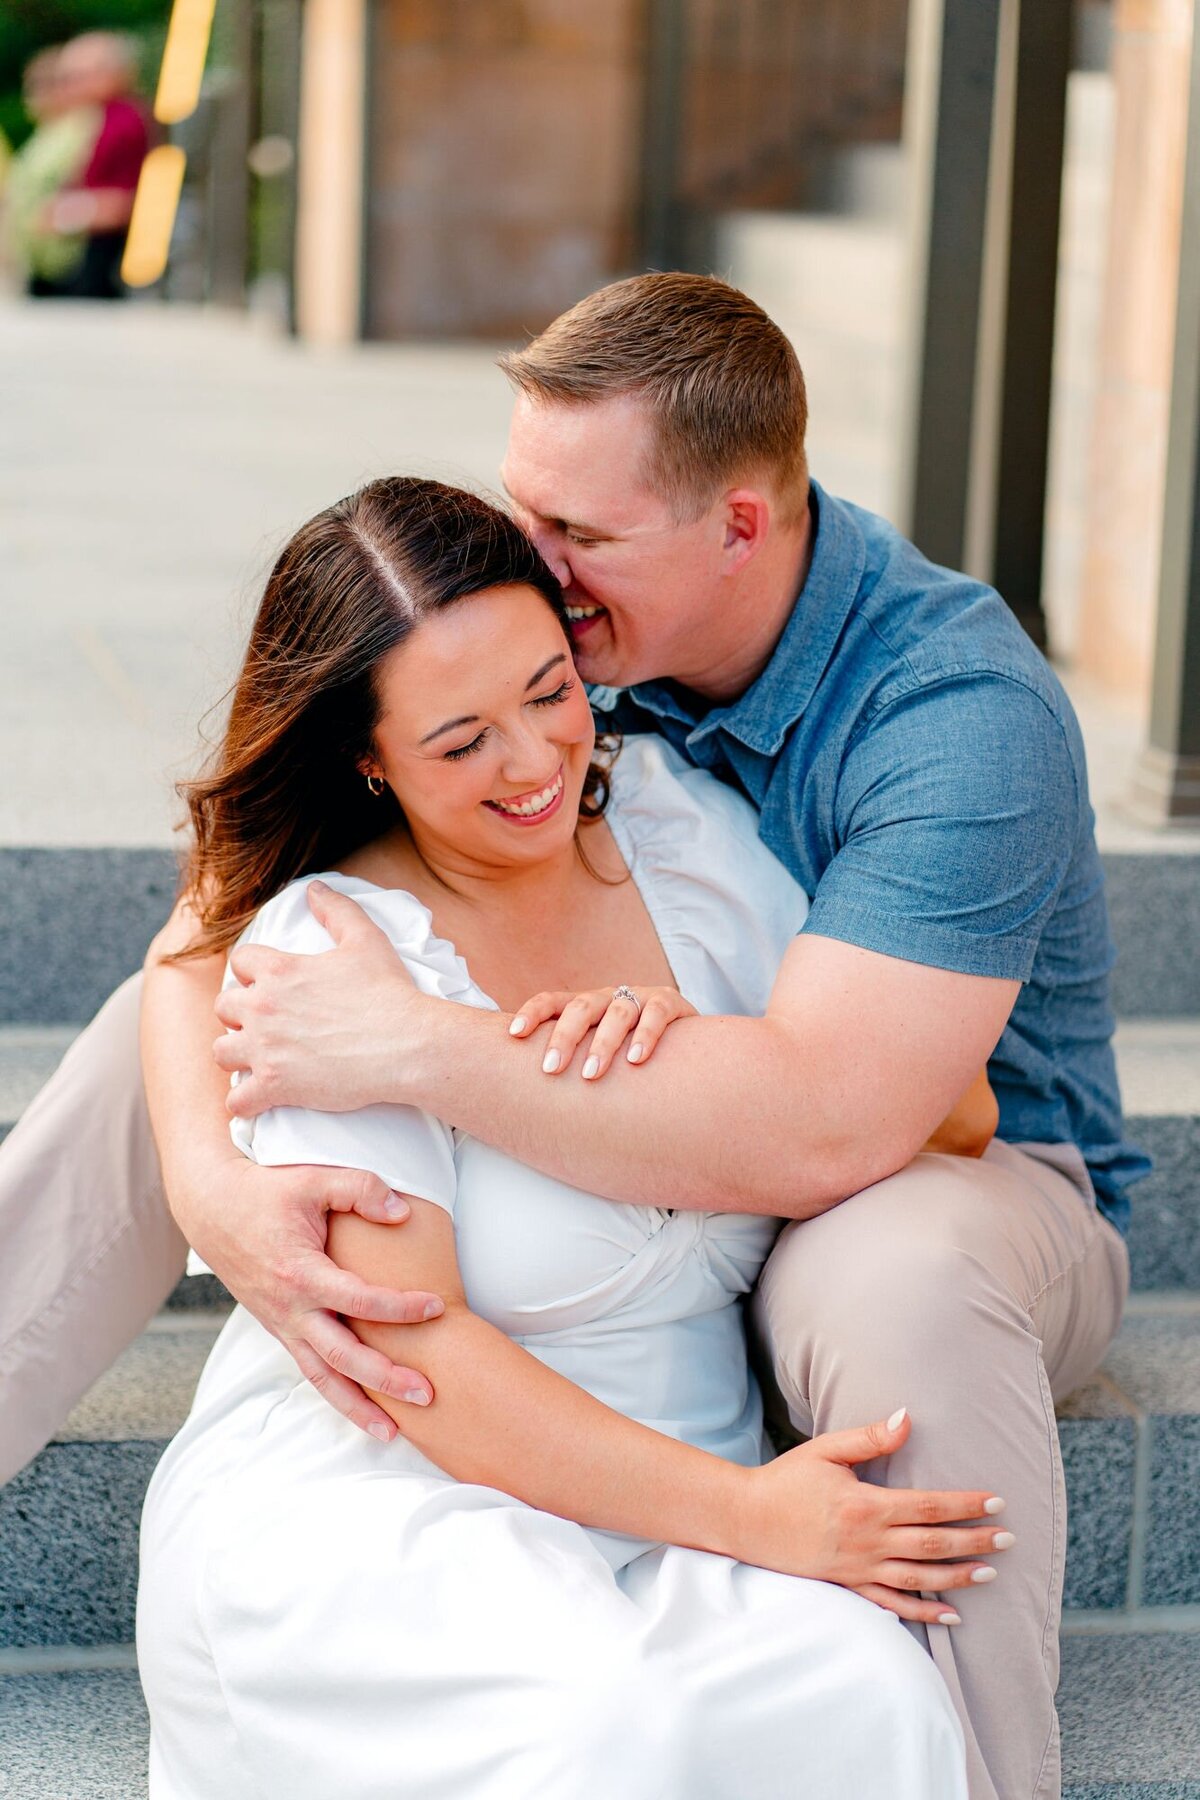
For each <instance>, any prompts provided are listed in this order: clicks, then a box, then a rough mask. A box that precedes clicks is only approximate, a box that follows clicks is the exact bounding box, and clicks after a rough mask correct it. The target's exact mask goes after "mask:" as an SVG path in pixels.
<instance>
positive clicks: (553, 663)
mask: <svg viewBox="0 0 1200 1800" xmlns="http://www.w3.org/2000/svg"><path fill="white" fill-rule="evenodd" d="M566 660H567V653H566V651H565V650H560V651H559V653H558V655H557V656H552V657H551V658H550V660H549V662H544V663H543V664H542V666H541V668H540V669H539V670H538V672H537V674H536V675H531V676H530V677H529V680H528V681H527V682H526V683H525V692H526V693H528V692H529V690H530V688H532V687H536V686H537V684H538V682H539V681H541V680H542V679H543V677H544V676H546V675H548V674H549V673H550V671H551V669H556V668H557V667H558V665H559V663H565V662H566Z"/></svg>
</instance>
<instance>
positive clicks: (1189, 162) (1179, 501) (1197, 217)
mask: <svg viewBox="0 0 1200 1800" xmlns="http://www.w3.org/2000/svg"><path fill="white" fill-rule="evenodd" d="M1190 60H1191V81H1190V97H1189V104H1188V117H1187V148H1186V157H1185V168H1184V186H1183V210H1182V230H1181V233H1180V253H1179V287H1178V299H1177V306H1176V312H1175V331H1174V353H1173V357H1172V362H1171V386H1170V427H1169V431H1168V435H1167V463H1166V480H1165V493H1164V501H1163V512H1162V520H1163V524H1162V539H1161V554H1160V564H1159V583H1158V618H1157V629H1156V633H1155V646H1154V670H1153V679H1152V683H1151V692H1150V728H1149V736H1148V742H1147V745H1146V748H1145V750H1144V752H1143V754H1142V759H1141V763H1140V765H1139V767H1138V770H1137V774H1136V778H1135V785H1134V802H1135V805H1136V806H1137V808H1138V810H1139V811H1140V812H1142V813H1143V814H1144V815H1147V816H1149V817H1150V819H1151V820H1152V821H1153V822H1154V823H1156V824H1163V825H1166V824H1187V825H1193V826H1194V825H1195V824H1196V823H1197V822H1198V821H1200V32H1194V33H1193V41H1192V46H1191V59H1190Z"/></svg>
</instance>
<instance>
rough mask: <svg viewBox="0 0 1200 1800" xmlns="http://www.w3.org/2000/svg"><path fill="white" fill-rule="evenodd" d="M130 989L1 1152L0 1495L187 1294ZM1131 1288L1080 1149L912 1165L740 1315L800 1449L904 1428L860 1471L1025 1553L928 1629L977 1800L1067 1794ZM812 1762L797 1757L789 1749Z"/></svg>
mask: <svg viewBox="0 0 1200 1800" xmlns="http://www.w3.org/2000/svg"><path fill="white" fill-rule="evenodd" d="M139 995H140V979H139V978H138V977H136V976H135V977H134V978H133V979H132V980H130V981H128V982H126V983H125V985H124V986H123V987H121V988H119V989H118V990H117V992H116V993H115V994H114V995H113V997H112V999H111V1000H110V1001H109V1002H108V1003H107V1005H106V1006H105V1007H104V1008H103V1009H102V1010H101V1011H100V1013H99V1014H98V1015H97V1017H96V1019H95V1020H94V1021H93V1023H92V1024H91V1025H90V1026H89V1027H88V1029H87V1030H86V1031H85V1032H84V1033H82V1035H81V1036H80V1037H79V1039H78V1040H77V1041H76V1043H75V1044H74V1045H73V1046H72V1048H71V1050H70V1051H69V1052H68V1054H67V1055H66V1057H65V1058H64V1059H63V1062H62V1065H61V1067H60V1068H59V1070H58V1072H57V1073H56V1074H55V1076H54V1077H53V1079H52V1080H51V1081H50V1082H49V1084H48V1085H47V1086H46V1088H45V1089H44V1090H43V1091H42V1093H41V1094H40V1095H39V1096H38V1098H37V1099H36V1100H35V1101H34V1102H33V1104H32V1105H31V1106H30V1107H29V1108H28V1110H27V1112H26V1113H25V1115H24V1117H23V1118H22V1119H21V1121H20V1123H19V1124H18V1125H17V1127H16V1129H15V1130H14V1131H13V1132H12V1133H11V1135H10V1136H9V1138H8V1139H7V1141H6V1142H5V1143H4V1144H3V1145H2V1146H0V1243H2V1244H3V1245H4V1280H3V1282H2V1283H0V1481H4V1480H7V1479H8V1478H9V1476H11V1475H13V1474H15V1472H16V1471H17V1470H18V1469H19V1468H21V1467H22V1466H23V1465H24V1464H25V1463H26V1462H27V1461H28V1460H29V1459H30V1457H32V1456H34V1455H35V1454H36V1453H37V1451H38V1450H39V1449H41V1447H42V1445H43V1444H44V1443H46V1441H47V1440H48V1439H49V1438H50V1437H51V1435H52V1434H53V1433H54V1431H55V1430H56V1429H57V1428H58V1426H59V1425H60V1424H61V1423H62V1421H63V1419H64V1418H65V1417H66V1415H67V1413H68V1412H69V1411H70V1409H71V1407H72V1406H73V1405H74V1404H75V1402H76V1400H78V1399H79V1398H80V1396H81V1395H82V1394H83V1393H85V1392H86V1390H87V1389H88V1388H89V1387H90V1386H91V1384H92V1383H93V1382H94V1381H95V1380H96V1379H97V1377H98V1376H99V1375H101V1374H102V1373H103V1371H104V1370H105V1369H106V1368H108V1366H109V1365H110V1364H111V1363H112V1362H113V1360H114V1359H115V1358H116V1356H117V1355H118V1354H119V1352H120V1351H121V1350H122V1349H123V1348H124V1347H125V1345H126V1344H128V1343H130V1342H131V1341H132V1340H133V1339H134V1338H135V1337H136V1336H137V1334H138V1333H139V1332H140V1331H141V1329H142V1327H143V1326H144V1325H145V1324H146V1323H147V1321H148V1320H149V1319H150V1318H152V1317H153V1315H154V1314H155V1312H157V1310H158V1308H159V1307H160V1306H161V1305H162V1303H163V1301H164V1300H165V1299H166V1297H167V1295H168V1294H169V1293H170V1291H171V1289H172V1287H173V1286H174V1285H175V1282H176V1281H177V1280H178V1279H179V1276H180V1275H181V1274H182V1272H183V1264H184V1254H185V1247H184V1242H183V1239H182V1237H181V1236H180V1233H179V1231H178V1229H177V1228H176V1226H175V1225H174V1223H173V1222H172V1220H171V1218H170V1215H169V1213H168V1211H167V1208H166V1204H165V1200H164V1197H163V1191H162V1182H161V1178H160V1175H159V1169H158V1159H157V1156H156V1154H155V1149H154V1142H153V1139H152V1137H151V1133H150V1127H149V1121H148V1119H147V1116H146V1107H145V1101H144V1098H143V1095H142V1086H141V1080H140V1077H139V1074H138V1050H137V1014H138V1001H139ZM1127 1286H1128V1259H1127V1257H1126V1253H1125V1248H1124V1245H1123V1244H1122V1242H1121V1240H1120V1238H1119V1237H1118V1235H1117V1233H1116V1232H1114V1231H1113V1230H1112V1229H1111V1227H1110V1226H1108V1225H1106V1224H1105V1223H1104V1222H1103V1220H1101V1219H1100V1218H1099V1217H1098V1215H1097V1213H1096V1211H1095V1208H1094V1205H1093V1202H1092V1196H1091V1189H1090V1186H1089V1184H1088V1181H1087V1177H1086V1175H1085V1173H1084V1171H1083V1165H1082V1162H1081V1161H1080V1159H1079V1157H1078V1155H1077V1153H1076V1152H1075V1151H1073V1150H1070V1149H1067V1148H1063V1147H1061V1146H1060V1147H1055V1148H1048V1147H1045V1146H1041V1147H1039V1146H1028V1145H1027V1146H1025V1148H1024V1149H1016V1148H1014V1147H1012V1146H1009V1145H1004V1144H996V1145H993V1147H992V1149H991V1150H990V1151H989V1152H988V1155H987V1156H986V1157H985V1158H984V1159H983V1160H982V1161H981V1162H971V1161H966V1160H964V1159H961V1158H957V1157H947V1156H920V1157H918V1158H917V1160H916V1161H915V1162H914V1163H912V1164H911V1165H910V1166H909V1167H908V1168H907V1169H904V1170H902V1171H901V1173H900V1174H898V1175H894V1176H892V1177H891V1178H890V1179H889V1180H887V1181H882V1182H880V1183H878V1185H877V1186H875V1187H873V1188H869V1189H867V1190H866V1191H865V1192H864V1193H861V1194H856V1195H854V1196H853V1197H852V1198H851V1199H849V1200H847V1201H845V1202H844V1203H843V1204H842V1205H841V1206H838V1207H836V1208H834V1210H833V1211H832V1212H829V1213H826V1214H824V1216H823V1217H821V1218H819V1219H811V1220H807V1221H801V1222H797V1223H796V1224H793V1225H789V1226H788V1227H787V1228H786V1230H785V1231H784V1232H783V1234H782V1236H781V1237H780V1240H779V1242H778V1244H777V1246H776V1248H775V1250H774V1252H773V1253H772V1255H771V1257H770V1260H769V1261H768V1263H767V1266H766V1269H765V1270H764V1272H763V1276H762V1280H761V1281H760V1283H759V1288H758V1292H757V1297H756V1301H755V1307H754V1317H755V1324H756V1329H757V1332H758V1335H759V1338H760V1342H761V1344H762V1346H763V1347H764V1348H765V1350H766V1352H767V1357H768V1361H769V1362H773V1363H774V1367H775V1374H776V1377H777V1380H778V1387H777V1388H774V1389H773V1390H772V1383H771V1381H770V1376H769V1371H768V1377H767V1382H766V1386H767V1389H768V1405H769V1406H771V1405H772V1404H773V1405H774V1407H775V1409H776V1414H777V1421H779V1420H784V1419H786V1418H787V1417H788V1416H789V1415H790V1419H791V1423H792V1425H793V1426H794V1427H795V1429H796V1430H798V1431H800V1432H802V1433H804V1434H806V1435H808V1434H811V1433H813V1432H821V1431H830V1430H839V1429H841V1428H842V1427H845V1426H851V1425H860V1424H865V1423H867V1422H868V1421H870V1420H872V1419H878V1418H882V1417H886V1416H887V1414H889V1413H891V1412H893V1411H894V1410H895V1408H896V1407H897V1406H907V1407H908V1408H909V1410H910V1412H911V1413H912V1416H913V1431H912V1435H911V1437H910V1440H909V1442H908V1444H907V1445H906V1446H905V1448H904V1449H903V1450H902V1451H900V1452H899V1453H898V1454H897V1455H896V1456H895V1457H892V1458H890V1459H881V1461H880V1463H879V1464H878V1465H873V1466H871V1467H870V1468H868V1469H867V1470H865V1471H864V1473H866V1474H867V1475H868V1476H869V1478H870V1479H872V1480H876V1481H883V1482H889V1483H892V1484H895V1485H899V1486H904V1487H988V1488H991V1489H993V1490H994V1491H996V1492H998V1493H1000V1494H1003V1495H1004V1497H1005V1499H1006V1500H1007V1502H1008V1507H1007V1510H1006V1512H1005V1513H1004V1515H1003V1518H1002V1519H1001V1520H1000V1521H999V1523H1000V1524H1002V1525H1003V1526H1004V1527H1005V1528H1007V1529H1010V1530H1012V1531H1013V1532H1015V1533H1016V1536H1017V1545H1016V1547H1015V1548H1014V1549H1012V1550H1009V1551H1006V1552H1005V1553H1004V1554H1003V1555H1001V1556H999V1557H997V1559H996V1561H997V1566H998V1567H999V1570H1000V1576H999V1579H998V1580H997V1581H995V1582H994V1583H993V1584H991V1585H990V1586H987V1587H983V1588H978V1589H968V1590H965V1591H964V1590H956V1591H955V1593H954V1595H953V1596H952V1599H951V1602H950V1603H951V1604H953V1605H954V1607H955V1609H956V1610H957V1611H959V1612H960V1613H961V1615H962V1619H963V1623H962V1624H961V1625H959V1626H954V1627H945V1626H934V1627H932V1628H930V1629H929V1630H928V1632H926V1630H925V1628H924V1627H920V1628H915V1629H917V1632H918V1635H919V1636H920V1637H921V1639H922V1640H923V1641H927V1642H928V1647H929V1649H930V1651H931V1653H932V1655H933V1658H934V1661H935V1662H936V1663H937V1665H938V1667H939V1669H940V1670H941V1672H942V1675H943V1676H944V1678H945V1680H946V1683H947V1686H948V1687H949V1689H950V1693H951V1696H952V1698H953V1700H954V1702H955V1704H956V1706H957V1707H958V1710H959V1713H960V1716H961V1717H962V1719H963V1724H964V1728H965V1730H966V1734H967V1747H968V1766H969V1773H970V1781H971V1797H972V1800H1034V1797H1036V1800H1053V1796H1056V1795H1057V1794H1058V1792H1059V1785H1060V1782H1059V1758H1058V1729H1057V1722H1056V1720H1055V1714H1054V1690H1055V1687H1056V1685H1057V1679H1058V1642H1057V1625H1058V1614H1059V1606H1060V1598H1061V1593H1062V1579H1063V1558H1064V1550H1065V1536H1066V1518H1065V1497H1064V1492H1063V1478H1062V1465H1061V1462H1060V1459H1059V1453H1058V1437H1057V1433H1056V1431H1055V1426H1054V1410H1053V1399H1052V1396H1062V1395H1063V1394H1066V1393H1068V1392H1069V1391H1070V1389H1071V1388H1072V1387H1074V1386H1076V1385H1078V1383H1079V1382H1080V1381H1082V1380H1084V1379H1085V1378H1086V1377H1087V1375H1088V1374H1090V1372H1091V1371H1092V1369H1093V1368H1094V1367H1095V1365H1096V1363H1097V1362H1098V1361H1099V1360H1100V1358H1101V1356H1102V1355H1103V1353H1104V1351H1105V1348H1106V1347H1107V1345H1108V1343H1109V1342H1110V1340H1111V1339H1112V1337H1113V1335H1114V1334H1115V1332H1116V1329H1117V1325H1118V1323H1119V1320H1120V1313H1121V1307H1122V1304H1123V1302H1124V1298H1125V1292H1126V1289H1127ZM797 1754H798V1755H800V1756H802V1755H803V1746H802V1745H799V1746H797Z"/></svg>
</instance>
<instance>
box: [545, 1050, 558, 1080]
mask: <svg viewBox="0 0 1200 1800" xmlns="http://www.w3.org/2000/svg"><path fill="white" fill-rule="evenodd" d="M561 1062H562V1057H561V1056H560V1055H559V1054H558V1051H557V1050H547V1052H546V1054H545V1056H544V1057H543V1058H542V1074H543V1075H553V1074H555V1073H557V1070H558V1066H559V1064H560V1063H561Z"/></svg>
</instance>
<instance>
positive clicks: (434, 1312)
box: [421, 1300, 446, 1319]
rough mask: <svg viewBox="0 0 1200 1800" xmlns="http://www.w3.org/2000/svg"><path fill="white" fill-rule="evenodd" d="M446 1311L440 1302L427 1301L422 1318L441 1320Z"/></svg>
mask: <svg viewBox="0 0 1200 1800" xmlns="http://www.w3.org/2000/svg"><path fill="white" fill-rule="evenodd" d="M445 1310H446V1309H445V1307H444V1306H443V1305H442V1303H441V1301H440V1300H427V1301H426V1302H425V1310H424V1312H423V1313H422V1314H421V1317H422V1318H423V1319H440V1318H441V1316H442V1314H443V1313H444V1312H445Z"/></svg>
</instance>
